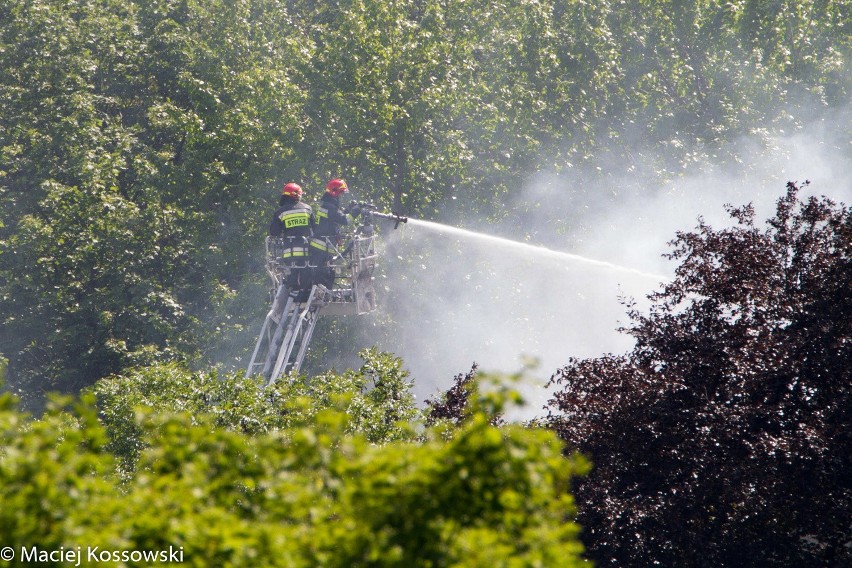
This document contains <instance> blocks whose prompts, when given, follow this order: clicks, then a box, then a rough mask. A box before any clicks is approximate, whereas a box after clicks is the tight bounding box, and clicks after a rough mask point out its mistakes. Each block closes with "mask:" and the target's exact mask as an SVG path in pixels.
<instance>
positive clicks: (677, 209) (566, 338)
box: [377, 109, 852, 416]
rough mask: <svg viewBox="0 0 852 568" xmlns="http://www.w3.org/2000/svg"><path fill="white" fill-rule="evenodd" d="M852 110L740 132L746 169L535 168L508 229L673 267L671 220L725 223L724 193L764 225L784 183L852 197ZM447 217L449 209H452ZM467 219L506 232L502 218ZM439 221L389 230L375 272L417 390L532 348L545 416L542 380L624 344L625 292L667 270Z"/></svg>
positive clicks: (646, 286)
mask: <svg viewBox="0 0 852 568" xmlns="http://www.w3.org/2000/svg"><path fill="white" fill-rule="evenodd" d="M849 110H850V109H846V110H845V111H843V112H839V113H838V117H833V118H826V119H824V120H822V121H819V122H817V123H814V124H812V125H811V126H809V127H807V128H804V129H802V130H801V131H799V132H798V133H796V134H794V135H792V136H789V137H778V138H774V139H769V140H767V139H763V140H758V138H744V139H742V140H740V141H738V142H737V143H736V144H734V145H732V147H731V148H729V149H727V150H728V151H729V152H731V153H735V154H737V155H739V156H741V164H740V165H739V166H738V167H734V168H732V167H730V166H726V167H721V166H716V165H713V164H712V163H709V164H707V165H704V166H703V167H702V168H701V171H700V173H697V174H690V175H683V176H680V177H676V178H674V179H672V180H671V181H668V182H660V181H659V180H660V177H659V176H658V175H656V174H655V173H654V172H653V164H639V166H638V167H637V165H636V164H632V165H631V167H627V166H613V167H612V168H611V169H610V171H606V169H604V170H603V171H602V172H599V171H598V170H596V169H595V170H594V171H592V172H589V171H583V170H582V169H580V168H577V169H576V170H570V171H571V173H570V174H565V173H564V172H563V173H560V174H559V175H557V174H552V173H548V172H543V173H540V174H538V175H536V176H534V177H533V178H532V179H531V180H530V182H529V183H528V185H527V186H526V187H525V188H523V191H522V192H521V193H520V195H519V201H518V203H519V204H521V203H525V204H530V203H542V204H544V206H541V207H537V208H529V210H530V211H532V212H531V213H530V214H529V215H527V220H528V224H526V226H525V227H520V228H519V230H518V231H517V233H516V234H510V235H509V236H511V237H512V238H514V239H516V240H518V241H521V242H529V244H534V245H541V246H546V247H548V248H550V249H553V250H555V251H562V252H565V253H571V254H574V255H580V256H583V257H587V258H589V259H594V260H597V261H602V262H606V263H612V264H615V265H619V266H623V267H625V268H629V269H634V270H635V271H641V272H645V273H651V274H661V275H671V274H672V273H673V270H674V268H675V266H673V265H672V263H671V262H670V261H668V260H666V259H664V258H663V257H662V256H661V255H662V254H663V253H665V252H668V250H669V249H668V247H667V245H666V243H667V242H668V241H670V240H672V239H673V238H674V237H675V232H676V231H679V230H691V229H693V228H694V227H695V226H696V224H697V219H698V217H699V216H701V217H703V218H704V219H705V220H706V221H707V222H708V223H709V224H710V225H711V226H712V227H714V228H716V229H718V228H722V227H725V226H730V225H731V224H732V221H731V219H730V217H729V216H728V214H727V213H726V212H725V209H724V205H725V204H728V203H729V204H732V205H734V206H739V205H743V204H746V203H749V202H752V203H753V204H754V206H755V209H756V212H757V219H758V222H759V223H761V225H762V221H763V220H764V219H766V218H768V217H770V216H771V215H772V214H773V212H774V207H775V202H776V200H777V199H778V198H779V197H781V196H782V195H783V194H784V191H785V184H786V182H787V181H799V182H804V181H805V180H810V181H811V185H810V186H809V187H808V188H806V189H805V190H804V191H803V193H802V195H803V196H807V195H826V196H828V197H830V198H832V199H834V200H836V201H842V202H844V203H846V204H849V203H850V201H852V176H850V175H849V168H848V164H849V158H850V156H852V137H850V136H849V135H848V134H849V132H848V126H847V127H846V128H845V134H844V127H843V126H842V124H843V120H842V119H844V118H845V119H847V121H848V118H849V116H850V112H849ZM838 118H839V119H840V121H839V122H838V120H837V119H838ZM846 124H847V125H848V124H849V123H848V122H846ZM838 125H840V126H839V127H838ZM637 154H639V153H638V152H637ZM619 168H620V169H619ZM637 172H639V173H637ZM578 187H581V188H582V191H578V190H577V188H578ZM509 205H510V206H511V205H512V204H509ZM453 216H454V215H453V212H452V211H450V210H448V211H447V218H453ZM437 221H441V220H440V219H438V220H437ZM467 228H469V229H473V230H475V231H477V232H480V233H482V235H497V234H499V235H502V236H507V231H506V228H505V227H503V226H487V225H481V226H476V227H471V226H468V227H467ZM437 229H439V227H435V226H432V225H428V224H416V223H409V224H408V225H402V226H401V227H400V229H399V230H398V231H393V232H391V231H386V232H385V236H386V242H385V251H384V252H385V256H384V258H383V259H382V263H383V265H384V274H383V277H382V278H379V280H378V281H377V284H378V293H379V301H380V309H381V310H383V311H385V312H387V314H388V315H389V319H390V320H393V322H394V323H393V324H391V327H392V329H389V330H386V335H385V338H384V339H383V340H382V341H381V342H380V345H379V347H381V348H382V349H384V350H386V351H390V352H392V353H394V354H396V355H398V356H400V357H402V359H403V360H404V361H405V363H406V366H407V368H408V369H409V370H410V372H411V374H412V377H413V378H414V379H415V394H416V395H417V397H418V399H420V400H422V399H425V398H426V397H429V396H433V395H435V394H436V393H438V392H439V391H442V390H445V389H446V388H448V387H449V386H450V384H451V382H452V378H453V376H454V375H457V374H459V373H465V372H467V371H469V370H470V368H471V365H472V364H473V363H474V362H475V363H477V364H478V365H480V368H481V370H483V371H496V372H501V373H513V372H517V371H518V370H520V369H521V368H522V366H523V358H524V357H532V358H535V359H537V360H538V362H539V365H538V367H537V369H535V370H533V371H531V372H528V373H527V375H528V377H529V379H530V383H529V384H528V385H527V386H526V387H524V388H522V392H523V393H524V394H525V395H526V396H527V399H528V402H529V406H528V409H527V411H526V413H527V414H528V415H530V416H532V415H536V414H540V409H541V406H542V405H543V403H544V402H545V401H546V399H547V393H546V392H545V391H544V389H542V388H541V386H542V385H543V384H544V383H546V382H547V380H548V379H549V378H550V376H551V374H552V373H553V372H554V371H555V370H556V369H557V368H559V367H560V366H562V365H564V364H565V363H566V362H567V361H568V359H569V357H595V356H599V355H602V354H605V353H623V352H625V351H627V350H629V349H630V347H631V346H632V344H633V341H632V338H630V337H629V336H627V335H626V334H623V333H619V332H618V331H617V328H618V327H620V326H622V325H625V324H627V323H628V321H627V317H626V313H625V312H626V310H625V307H624V306H623V305H622V303H620V301H619V299H620V297H624V296H626V297H629V298H634V299H635V300H636V301H637V303H638V306H639V307H640V308H643V307H646V306H647V300H646V298H645V296H646V294H648V293H650V292H652V291H654V290H655V289H657V288H658V287H659V284H660V281H661V279H660V278H655V277H654V276H650V277H649V276H647V275H642V274H639V273H637V272H635V271H634V272H631V271H629V270H617V269H613V268H611V267H606V266H601V265H600V264H595V263H591V262H583V261H581V260H578V259H575V258H571V257H568V256H560V255H554V254H552V253H549V252H548V251H545V250H542V249H536V248H533V247H516V246H507V244H506V243H503V242H500V241H497V240H494V239H492V238H488V237H486V236H480V235H477V234H475V233H464V232H459V231H439V230H437Z"/></svg>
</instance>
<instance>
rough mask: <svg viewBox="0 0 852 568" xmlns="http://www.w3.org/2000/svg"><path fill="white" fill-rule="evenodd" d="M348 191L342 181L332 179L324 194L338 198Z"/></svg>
mask: <svg viewBox="0 0 852 568" xmlns="http://www.w3.org/2000/svg"><path fill="white" fill-rule="evenodd" d="M347 191H349V187H348V186H347V185H346V182H345V181H343V180H342V179H333V180H331V181H330V182H328V185H327V186H325V192H326V193H328V194H329V195H331V196H332V197H339V196H340V194H341V193H346V192H347Z"/></svg>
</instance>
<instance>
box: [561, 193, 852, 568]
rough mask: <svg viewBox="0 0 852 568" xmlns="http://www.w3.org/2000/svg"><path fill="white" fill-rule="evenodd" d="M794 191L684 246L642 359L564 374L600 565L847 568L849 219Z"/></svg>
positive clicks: (851, 497) (649, 325)
mask: <svg viewBox="0 0 852 568" xmlns="http://www.w3.org/2000/svg"><path fill="white" fill-rule="evenodd" d="M806 184H807V182H806ZM799 193H800V189H799V187H798V186H797V185H796V184H795V183H788V184H787V193H786V196H784V197H783V198H781V199H779V200H778V203H777V210H776V213H775V216H774V217H773V218H771V219H769V220H768V222H767V226H766V227H765V228H759V227H757V226H755V221H754V210H753V208H752V207H751V206H745V207H742V208H732V207H729V212H730V214H731V216H732V217H733V218H734V219H735V220H736V221H737V224H736V225H735V226H734V227H733V228H729V229H724V230H713V229H712V228H711V227H709V226H707V225H706V224H705V223H704V222H703V220H701V221H700V222H699V225H698V227H697V229H696V230H695V231H694V232H688V233H678V234H677V238H676V239H675V240H674V241H673V242H672V245H673V252H672V253H671V254H670V255H669V256H670V258H672V259H674V260H675V261H678V262H679V266H678V268H677V271H676V276H675V279H674V280H673V281H672V282H671V283H669V284H666V285H665V286H664V287H663V288H662V290H661V291H660V292H657V293H654V294H652V295H651V296H650V299H651V300H652V308H651V309H650V311H649V313H648V314H647V315H643V314H640V313H639V312H638V311H637V310H636V308H635V306H634V305H630V306H629V313H630V318H631V322H632V323H631V325H630V326H629V328H628V329H626V330H625V331H627V332H628V333H630V334H631V335H633V336H634V337H635V339H636V345H635V347H634V349H633V350H632V351H631V352H629V353H627V354H626V355H622V356H612V355H608V356H605V357H601V358H597V359H585V360H576V359H572V360H570V362H569V363H568V365H566V366H565V367H564V368H562V369H560V370H559V371H558V372H557V373H556V374H555V375H554V377H553V378H552V381H551V383H552V386H554V387H555V388H556V389H557V390H556V392H555V394H554V396H553V398H552V399H551V400H550V401H549V402H548V406H547V407H546V408H547V409H548V417H547V419H548V421H549V423H550V425H551V426H552V427H553V428H554V429H555V430H556V431H557V432H558V433H559V435H560V436H561V437H562V438H563V439H564V440H565V441H566V442H567V444H568V449H569V451H572V450H579V451H581V452H583V453H585V454H586V455H588V456H590V457H591V459H592V461H593V463H594V469H593V471H592V473H591V474H590V475H589V476H587V477H584V478H581V479H578V480H577V482H576V488H575V496H576V499H577V504H578V507H579V517H578V521H579V523H580V524H581V525H582V526H583V528H584V536H583V540H584V543H585V545H586V547H587V549H588V551H589V555H590V556H591V557H592V558H593V559H594V560H595V561H596V563H597V564H598V565H601V566H607V565H619V566H653V565H661V566H714V567H715V566H852V528H850V527H852V483H851V482H852V463H851V462H852V444H850V437H852V422H850V412H852V398H850V390H852V380H850V379H852V293H850V292H852V215H850V209H849V208H848V207H847V206H845V205H844V204H836V203H834V202H832V201H831V200H829V199H826V198H821V199H817V198H814V197H809V198H807V199H800V198H799Z"/></svg>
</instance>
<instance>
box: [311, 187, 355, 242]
mask: <svg viewBox="0 0 852 568" xmlns="http://www.w3.org/2000/svg"><path fill="white" fill-rule="evenodd" d="M351 220H352V217H350V216H349V215H347V214H345V213H344V212H343V211H341V210H340V198H339V197H333V196H331V195H329V194H327V193H326V194H325V195H323V196H322V198H321V199H320V205H319V208H318V209H317V212H316V216H315V223H316V227H315V229H314V238H313V239H311V249H312V252H314V253H320V254H323V253H325V254H329V255H330V254H333V251H332V247H333V246H336V245H339V244H340V243H339V242H338V241H339V239H340V228H341V227H343V226H345V225H348V224H349V222H350V221H351Z"/></svg>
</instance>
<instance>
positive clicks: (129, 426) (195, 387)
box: [94, 349, 419, 470]
mask: <svg viewBox="0 0 852 568" xmlns="http://www.w3.org/2000/svg"><path fill="white" fill-rule="evenodd" d="M360 355H361V357H362V359H363V361H364V364H363V365H362V367H361V368H360V369H359V370H357V371H355V370H351V369H350V370H347V371H346V372H344V373H343V374H336V373H333V372H329V373H325V374H323V375H319V376H316V377H314V378H312V379H311V380H307V379H306V378H305V377H293V378H292V379H291V380H281V381H278V382H276V383H275V384H274V385H273V386H272V387H271V388H266V387H265V386H264V385H263V384H262V382H261V381H259V380H255V379H254V378H246V377H245V376H243V374H242V373H236V374H233V375H229V376H225V377H220V376H219V374H218V373H217V372H216V371H215V370H211V371H204V372H192V371H190V370H188V369H187V368H186V367H185V366H182V365H180V364H176V363H171V364H165V365H160V366H156V367H146V368H141V369H136V370H134V371H132V372H129V373H127V374H125V375H120V376H116V377H111V378H109V379H104V380H101V381H99V382H98V383H97V384H96V385H95V387H94V393H95V396H96V398H97V404H98V408H99V409H100V412H101V418H102V420H103V422H104V424H105V425H106V429H107V433H108V435H109V439H110V444H109V448H110V450H111V451H112V452H113V453H114V454H115V455H116V456H118V457H120V458H121V460H122V464H123V468H125V469H128V470H132V469H133V467H134V464H135V462H136V460H137V459H138V456H139V454H140V452H141V451H142V449H143V448H144V442H143V440H144V435H143V432H142V430H141V426H140V425H139V421H138V419H137V416H136V414H137V413H138V412H143V413H144V412H154V413H155V414H164V413H174V412H185V413H189V414H190V415H192V416H200V415H205V416H206V418H205V419H206V420H208V421H212V423H213V424H215V425H216V426H217V427H220V428H224V429H227V430H232V431H236V432H242V433H245V434H250V435H252V434H260V433H270V432H273V431H279V430H282V429H286V428H289V427H295V426H299V425H304V424H309V423H311V422H312V421H313V420H315V419H316V416H317V415H318V414H319V413H320V412H322V411H323V410H327V409H329V408H340V409H341V410H344V411H345V412H346V413H347V415H348V416H349V420H348V421H347V427H346V428H347V431H348V432H350V433H355V432H358V433H361V434H363V435H364V436H365V437H366V439H367V440H368V441H370V442H372V443H385V442H389V441H392V440H404V439H410V438H411V437H412V436H413V431H412V429H411V427H410V426H409V425H408V422H409V421H411V420H414V419H415V418H417V416H418V414H419V413H418V411H417V409H416V407H415V404H414V397H413V395H412V394H411V392H410V389H411V384H410V383H408V382H406V380H405V379H406V377H407V372H405V371H404V370H403V369H402V361H401V360H400V359H398V358H396V357H393V356H391V355H389V354H386V353H380V352H378V351H376V350H374V349H367V350H364V351H362V352H361V353H360Z"/></svg>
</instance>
